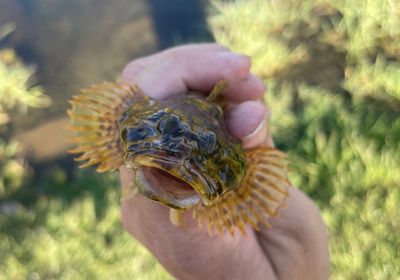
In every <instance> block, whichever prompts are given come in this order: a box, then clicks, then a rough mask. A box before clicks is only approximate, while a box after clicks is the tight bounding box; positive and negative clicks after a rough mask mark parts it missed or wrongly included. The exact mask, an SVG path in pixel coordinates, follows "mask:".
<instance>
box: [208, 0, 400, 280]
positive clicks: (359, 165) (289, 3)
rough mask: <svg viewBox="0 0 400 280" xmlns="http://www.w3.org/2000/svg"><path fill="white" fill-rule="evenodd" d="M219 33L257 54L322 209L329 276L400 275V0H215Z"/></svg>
mask: <svg viewBox="0 0 400 280" xmlns="http://www.w3.org/2000/svg"><path fill="white" fill-rule="evenodd" d="M214 4H215V5H214V7H215V10H214V11H213V16H212V17H211V18H210V24H211V27H212V29H213V31H214V34H215V37H216V39H217V41H218V42H220V43H222V44H225V45H227V46H229V47H230V48H231V49H232V50H234V51H237V52H241V53H245V54H247V55H250V56H251V57H252V63H253V68H252V69H253V71H254V72H255V73H256V74H258V75H260V76H261V77H262V78H263V79H264V80H265V82H266V84H267V86H268V88H269V90H268V94H267V97H266V102H267V103H268V104H270V107H271V110H272V112H273V114H272V131H273V135H274V139H275V142H276V144H277V145H278V147H280V148H282V149H283V150H285V151H288V153H289V157H290V160H291V162H292V165H291V175H290V177H291V180H292V182H293V183H294V184H295V185H296V186H298V187H299V188H300V189H302V190H304V191H305V192H306V193H307V194H308V195H310V196H311V197H312V198H313V199H314V200H315V201H316V203H317V204H318V205H319V207H320V208H321V210H322V213H323V217H324V220H325V222H326V223H327V225H328V228H329V234H330V251H331V263H332V279H400V265H399V264H400V238H399V232H400V172H399V171H400V96H399V91H400V75H399V73H400V44H399V42H400V41H399V40H398V38H399V32H400V29H399V28H398V26H399V23H400V21H399V17H398V15H399V14H400V5H399V3H398V2H397V1H390V0H388V1H378V2H377V1H368V0H365V1H349V0H347V1H346V0H343V1H334V0H316V1H311V0H303V1H301V0H281V1H272V0H271V1H261V0H252V1H243V0H237V1H229V2H222V1H215V2H214Z"/></svg>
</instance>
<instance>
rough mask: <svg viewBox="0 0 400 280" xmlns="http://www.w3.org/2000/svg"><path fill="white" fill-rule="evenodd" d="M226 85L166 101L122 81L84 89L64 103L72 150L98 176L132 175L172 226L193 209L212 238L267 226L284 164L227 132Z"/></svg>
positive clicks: (283, 184) (282, 191) (280, 194)
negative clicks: (121, 171)
mask: <svg viewBox="0 0 400 280" xmlns="http://www.w3.org/2000/svg"><path fill="white" fill-rule="evenodd" d="M225 86H226V83H225V82H224V81H221V82H220V83H218V84H217V85H216V86H215V87H214V89H213V90H212V92H211V93H210V94H209V95H208V97H206V96H205V95H204V94H200V93H195V92H189V93H187V94H186V95H184V96H182V95H175V96H174V95H172V96H171V97H169V98H168V99H166V100H154V99H151V98H149V97H147V96H145V95H144V94H143V93H142V92H141V90H140V89H139V88H138V87H137V86H131V85H128V84H124V83H103V84H99V85H95V86H92V87H90V88H88V89H84V90H82V93H81V94H80V95H77V96H75V97H73V99H72V100H71V101H70V103H71V104H72V108H71V109H70V110H68V114H69V116H70V118H71V120H72V130H73V131H74V133H75V137H74V138H73V139H72V141H73V142H74V143H76V144H77V147H76V148H75V149H73V150H71V151H70V152H72V153H77V154H81V155H80V156H79V157H77V158H76V160H77V161H84V163H83V164H82V165H81V167H88V166H92V165H98V167H97V171H99V172H105V171H113V170H115V169H117V168H118V167H120V166H121V165H125V166H126V167H127V168H130V169H132V170H133V171H134V173H135V178H136V179H135V184H134V185H135V190H137V191H138V192H139V193H141V194H143V195H145V196H146V197H148V198H149V199H152V200H155V201H158V202H160V203H162V204H164V205H167V206H169V207H170V208H171V215H170V217H171V221H172V222H173V223H174V224H180V223H181V215H182V213H183V212H184V211H187V210H192V211H193V216H194V217H195V218H196V219H197V220H198V222H199V225H200V226H202V225H203V224H206V225H207V228H208V231H209V233H210V234H213V233H214V232H215V230H216V231H217V232H218V233H219V234H221V233H223V232H224V231H225V230H228V231H229V232H230V233H231V234H234V230H235V228H236V227H237V228H239V230H240V231H241V232H242V233H244V234H245V226H246V224H249V225H251V226H253V227H254V228H255V229H258V223H264V224H267V225H268V217H270V216H272V215H276V213H277V209H278V208H279V207H280V206H281V205H282V204H283V201H284V199H285V198H286V197H287V194H288V193H287V188H288V187H289V182H288V180H287V160H286V157H285V154H284V153H283V152H281V151H278V150H277V149H274V148H272V147H260V148H256V149H251V150H244V149H243V147H242V144H241V142H240V140H238V139H236V138H234V137H233V136H232V135H231V134H230V133H229V131H228V129H227V127H226V125H225V122H224V114H223V110H222V109H221V106H220V105H219V103H218V100H219V96H220V94H221V93H222V92H223V90H224V88H225ZM135 190H131V191H132V193H134V191H135ZM128 195H129V194H128Z"/></svg>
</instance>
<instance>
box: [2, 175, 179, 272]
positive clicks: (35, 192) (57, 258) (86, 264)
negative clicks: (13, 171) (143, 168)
mask: <svg viewBox="0 0 400 280" xmlns="http://www.w3.org/2000/svg"><path fill="white" fill-rule="evenodd" d="M52 173H53V174H52V176H50V177H49V178H47V179H46V180H44V181H45V182H44V183H39V184H34V185H30V186H29V187H26V189H23V188H22V189H20V190H19V192H18V193H17V194H15V195H14V196H13V197H12V198H10V199H8V200H7V202H4V201H3V202H2V203H1V208H2V209H1V214H0V240H1V242H0V259H1V260H2V261H1V262H0V279H171V278H170V276H169V275H168V274H167V273H166V272H165V271H164V270H163V268H162V267H161V266H160V265H159V264H158V263H157V262H156V261H155V260H154V258H153V257H152V256H151V254H150V253H149V252H148V251H147V250H146V249H145V248H144V247H143V246H141V245H140V244H138V243H137V242H136V241H135V240H133V239H132V237H131V236H130V235H129V234H127V233H125V232H124V231H123V230H122V227H121V224H120V212H119V189H118V188H119V186H118V185H119V183H118V180H117V178H116V176H113V175H109V176H99V175H98V174H94V172H91V171H87V172H79V173H78V175H77V177H76V179H75V180H74V181H73V182H71V183H66V182H64V179H65V178H64V177H65V176H64V175H63V172H62V170H53V172H52Z"/></svg>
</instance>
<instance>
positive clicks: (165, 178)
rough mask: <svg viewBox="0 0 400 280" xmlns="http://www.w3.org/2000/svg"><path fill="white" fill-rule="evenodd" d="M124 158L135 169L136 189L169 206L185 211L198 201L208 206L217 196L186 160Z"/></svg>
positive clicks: (143, 157) (151, 157)
mask: <svg viewBox="0 0 400 280" xmlns="http://www.w3.org/2000/svg"><path fill="white" fill-rule="evenodd" d="M125 160H126V163H127V166H128V167H131V168H133V170H134V171H135V174H136V185H137V187H138V190H139V192H140V193H142V194H143V195H145V196H146V197H148V198H150V199H152V200H155V201H159V202H161V203H163V204H166V205H168V206H169V207H172V208H175V209H181V210H184V209H189V208H191V207H193V206H195V205H197V204H199V203H203V204H206V205H209V204H211V201H212V200H214V199H215V198H216V197H217V196H218V194H217V193H216V192H214V191H213V190H215V189H216V188H215V186H214V183H213V182H212V181H210V180H208V178H207V177H206V176H204V175H203V174H201V173H200V172H198V171H196V170H195V169H194V168H191V167H190V165H189V164H188V163H187V162H186V161H182V160H179V159H176V158H173V157H167V158H165V157H157V156H155V155H151V156H150V155H136V156H134V157H133V158H132V159H129V157H128V158H126V159H125Z"/></svg>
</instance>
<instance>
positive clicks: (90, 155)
mask: <svg viewBox="0 0 400 280" xmlns="http://www.w3.org/2000/svg"><path fill="white" fill-rule="evenodd" d="M139 96H140V97H141V96H142V95H141V93H139V90H138V89H137V87H132V86H130V85H128V84H124V83H108V82H107V83H102V84H98V85H94V86H92V87H90V88H87V89H83V90H82V91H81V94H80V95H78V96H75V97H73V99H72V100H71V101H70V104H71V105H72V108H71V109H69V110H68V111H67V112H68V115H69V116H70V118H71V126H70V130H72V131H73V132H74V137H72V139H70V141H71V142H72V143H75V144H76V147H75V148H74V149H71V150H70V151H69V152H70V153H73V154H81V155H80V156H78V157H76V158H75V160H76V161H81V162H82V163H81V165H80V167H81V168H84V167H89V166H92V165H96V164H97V165H98V166H97V169H96V170H97V171H98V172H106V171H110V170H115V169H117V168H118V167H120V166H121V165H122V164H123V155H122V152H121V148H120V145H119V141H120V140H119V131H118V119H119V118H120V117H121V115H122V114H123V113H124V112H125V111H126V110H127V109H128V108H129V106H130V105H131V104H132V103H133V102H134V101H135V100H136V99H137V98H138V97H139Z"/></svg>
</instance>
